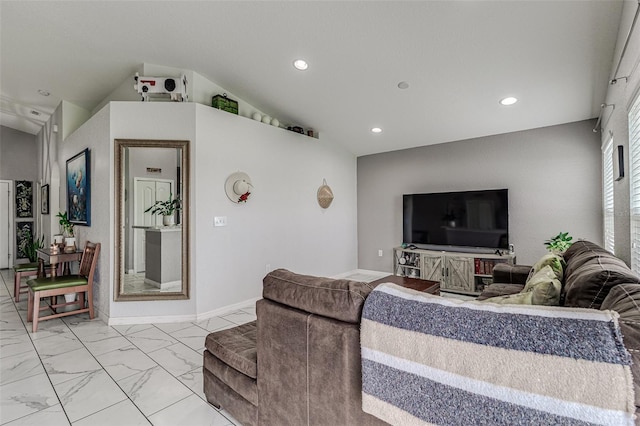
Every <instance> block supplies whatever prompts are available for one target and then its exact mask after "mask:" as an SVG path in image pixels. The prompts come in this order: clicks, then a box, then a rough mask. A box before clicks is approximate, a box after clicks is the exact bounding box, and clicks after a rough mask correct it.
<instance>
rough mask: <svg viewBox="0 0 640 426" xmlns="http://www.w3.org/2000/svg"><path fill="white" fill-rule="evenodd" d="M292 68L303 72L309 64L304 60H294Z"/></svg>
mask: <svg viewBox="0 0 640 426" xmlns="http://www.w3.org/2000/svg"><path fill="white" fill-rule="evenodd" d="M293 66H294V67H295V69H297V70H300V71H304V70H306V69H307V68H309V64H308V63H307V61H305V60H304V59H296V60H295V61H293Z"/></svg>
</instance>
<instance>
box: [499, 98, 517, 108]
mask: <svg viewBox="0 0 640 426" xmlns="http://www.w3.org/2000/svg"><path fill="white" fill-rule="evenodd" d="M516 102H518V99H516V98H514V97H513V96H509V97H507V98H504V99H500V105H505V106H506V105H513V104H515V103H516Z"/></svg>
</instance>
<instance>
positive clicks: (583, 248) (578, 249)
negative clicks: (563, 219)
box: [562, 240, 610, 263]
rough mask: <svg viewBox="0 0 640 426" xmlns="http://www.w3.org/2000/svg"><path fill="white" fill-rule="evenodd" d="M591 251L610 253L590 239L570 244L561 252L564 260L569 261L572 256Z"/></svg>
mask: <svg viewBox="0 0 640 426" xmlns="http://www.w3.org/2000/svg"><path fill="white" fill-rule="evenodd" d="M585 252H591V253H606V254H610V253H609V252H608V251H606V250H605V249H604V248H602V247H600V246H599V245H597V244H595V243H592V242H591V241H586V240H580V241H576V242H575V243H573V244H571V245H570V246H569V248H568V249H567V250H566V251H565V252H564V253H563V254H562V257H563V258H564V261H565V262H567V263H569V261H570V260H571V258H573V256H576V255H578V254H581V253H585Z"/></svg>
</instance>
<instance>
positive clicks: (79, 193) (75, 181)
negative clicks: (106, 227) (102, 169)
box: [66, 148, 91, 226]
mask: <svg viewBox="0 0 640 426" xmlns="http://www.w3.org/2000/svg"><path fill="white" fill-rule="evenodd" d="M89 154H90V151H89V148H87V149H85V150H84V151H82V152H80V153H79V154H76V155H74V156H73V157H71V158H70V159H68V160H67V174H66V182H67V217H68V218H69V221H70V222H71V223H74V224H76V225H85V226H89V225H91V175H90V171H91V167H90V165H91V164H90V155H89Z"/></svg>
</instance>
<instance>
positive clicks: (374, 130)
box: [371, 127, 382, 133]
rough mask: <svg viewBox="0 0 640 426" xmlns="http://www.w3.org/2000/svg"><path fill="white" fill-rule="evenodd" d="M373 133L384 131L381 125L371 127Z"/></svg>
mask: <svg viewBox="0 0 640 426" xmlns="http://www.w3.org/2000/svg"><path fill="white" fill-rule="evenodd" d="M371 133H382V129H381V128H380V127H374V128H373V129H371Z"/></svg>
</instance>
